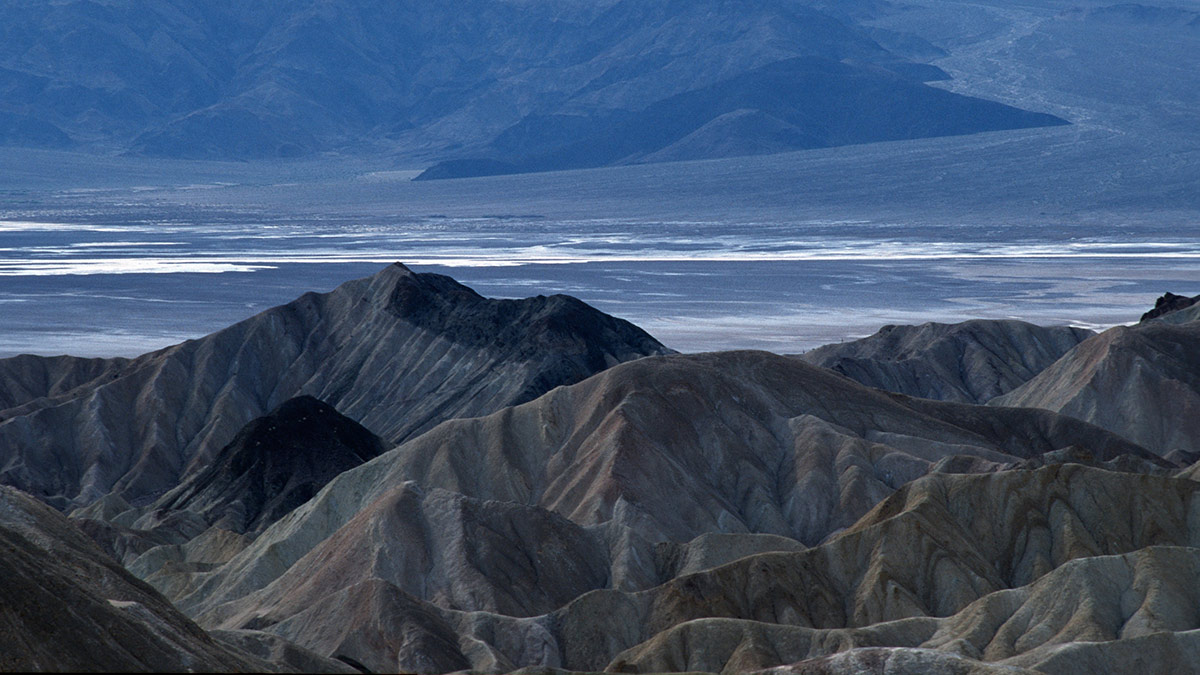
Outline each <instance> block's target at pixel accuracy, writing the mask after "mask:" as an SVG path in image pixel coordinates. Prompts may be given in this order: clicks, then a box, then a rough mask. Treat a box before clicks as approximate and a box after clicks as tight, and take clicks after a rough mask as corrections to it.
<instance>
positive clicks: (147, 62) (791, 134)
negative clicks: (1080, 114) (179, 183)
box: [0, 0, 1064, 178]
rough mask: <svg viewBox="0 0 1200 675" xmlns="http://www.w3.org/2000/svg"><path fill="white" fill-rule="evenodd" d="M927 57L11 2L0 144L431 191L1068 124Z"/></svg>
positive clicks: (483, 14)
mask: <svg viewBox="0 0 1200 675" xmlns="http://www.w3.org/2000/svg"><path fill="white" fill-rule="evenodd" d="M877 38H878V40H877ZM881 41H882V42H884V43H886V44H887V45H888V47H887V48H885V47H884V46H882V45H881ZM936 53H938V48H937V47H935V46H933V45H930V44H928V43H926V42H924V41H922V40H920V39H919V38H917V37H915V36H911V35H903V34H893V33H886V32H884V31H880V30H878V29H872V28H868V27H865V26H861V25H858V24H857V23H856V22H855V20H854V19H853V18H852V17H851V15H850V14H849V13H847V12H844V11H833V12H826V11H823V10H818V9H814V8H812V7H809V6H805V5H804V4H802V3H797V2H793V1H790V0H736V1H735V0H694V1H689V2H685V1H683V0H597V1H595V2H582V1H578V0H576V1H573V2H553V1H551V0H465V1H464V2H455V3H452V4H451V3H402V2H385V1H382V0H354V1H352V2H344V3H328V2H319V1H317V0H302V1H300V2H283V1H281V0H268V1H267V2H262V3H254V4H251V5H246V4H244V3H235V2H231V1H229V0H215V1H213V2H205V3H200V4H197V3H188V2H181V1H179V0H163V1H161V2H148V1H146V0H121V1H119V2H106V3H99V2H92V1H91V0H68V1H66V2H56V3H52V4H47V3H42V2H31V1H20V2H9V3H5V5H4V7H3V8H2V9H0V144H4V145H12V146H35V147H59V148H82V149H87V150H91V151H103V152H123V153H135V154H141V155H151V156H162V157H179V158H220V159H255V158H277V157H290V156H301V155H310V154H313V153H320V152H327V151H334V152H338V153H343V154H357V153H368V154H379V153H397V154H401V155H404V156H407V157H409V158H410V159H412V158H418V159H421V160H423V161H426V162H430V163H437V165H436V166H435V167H434V168H433V169H432V170H431V171H430V172H428V173H427V174H426V175H425V177H426V178H435V177H453V176H460V175H478V174H486V173H510V172H514V171H540V170H551V169H562V168H578V167H590V166H599V165H606V164H614V163H629V162H645V161H664V160H680V159H698V158H712V157H726V156H736V155H747V154H759V153H768V152H779V151H784V150H796V149H805V148H815V147H827V146H834V145H844V144H852V143H865V142H872V141H880V140H899V139H906V138H920V137H928V136H941V135H953V134H967V133H975V132H980V131H991V130H998V129H1013V128H1023V127H1031V126H1043V125H1052V124H1063V123H1064V121H1063V120H1061V119H1059V118H1056V117H1053V116H1050V115H1045V114H1038V113H1031V112H1027V111H1022V110H1018V109H1016V108H1012V107H1009V106H1005V105H1001V104H998V103H993V102H989V101H983V100H980V99H975V98H969V97H965V96H961V95H958V94H953V93H949V92H947V91H944V90H940V89H937V88H934V87H930V86H927V85H926V84H924V82H926V81H929V80H936V79H945V78H946V77H947V76H946V74H945V73H944V72H942V71H940V70H939V69H937V68H935V67H932V66H929V65H927V64H923V63H921V62H919V61H916V60H913V59H912V57H914V56H915V57H917V58H921V57H926V56H929V55H931V54H936Z"/></svg>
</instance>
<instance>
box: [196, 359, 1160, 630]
mask: <svg viewBox="0 0 1200 675" xmlns="http://www.w3.org/2000/svg"><path fill="white" fill-rule="evenodd" d="M1072 445H1079V446H1082V447H1084V448H1087V449H1088V451H1090V452H1091V453H1093V454H1094V455H1095V456H1096V457H1097V458H1101V459H1103V458H1111V457H1115V456H1118V455H1133V456H1137V457H1142V458H1152V456H1151V455H1150V454H1149V453H1147V452H1146V451H1145V450H1142V449H1141V448H1138V447H1137V446H1135V445H1133V444H1131V443H1128V442H1126V441H1123V440H1122V439H1120V438H1118V437H1116V436H1114V435H1112V434H1109V433H1107V432H1104V431H1102V430H1100V429H1099V428H1097V427H1093V426H1090V425H1087V424H1084V423H1081V422H1078V421H1076V420H1072V419H1070V418H1066V417H1062V416H1059V415H1054V414H1053V413H1049V412H1046V411H1034V410H1016V409H1001V408H992V407H984V406H967V405H961V404H952V403H940V402H936V401H927V400H921V399H907V398H905V397H900V396H895V395H889V394H885V393H883V392H880V391H877V390H873V389H868V388H866V387H863V386H862V385H859V384H858V383H856V382H853V381H852V380H849V379H848V378H845V377H842V376H840V375H837V374H836V373H833V372H830V371H828V370H825V369H822V368H817V367H815V366H811V365H808V364H805V363H802V362H800V361H798V360H795V359H789V358H786V357H781V356H775V355H772V354H767V353H764V352H730V353H717V354H702V355H689V356H667V357H659V358H652V359H642V360H639V361H636V362H633V363H628V364H622V365H621V366H617V367H615V368H612V369H610V370H608V371H606V372H604V373H601V374H599V375H597V376H594V377H592V378H590V379H588V380H586V381H584V382H581V383H579V384H576V385H573V386H570V387H563V388H559V389H556V390H554V391H552V392H550V393H549V394H547V395H545V396H543V397H541V398H539V399H537V400H535V401H532V402H530V403H528V404H525V405H521V406H517V407H514V408H510V409H506V410H504V411H501V412H499V413H496V414H493V415H490V416H488V417H483V418H475V419H464V420H452V421H450V422H446V423H444V424H442V425H440V426H439V427H437V428H435V429H433V430H431V431H429V432H427V433H425V434H422V435H421V436H419V437H417V438H415V439H413V440H411V441H409V442H408V443H405V444H404V445H402V446H400V447H398V448H397V449H395V450H392V451H390V452H388V453H386V454H384V455H381V456H380V457H378V458H376V459H375V460H372V461H371V462H368V463H366V464H364V465H362V466H360V467H358V468H356V469H351V470H350V471H347V472H345V473H343V474H341V475H340V476H338V477H337V478H335V479H334V480H333V481H331V482H330V483H329V485H327V486H326V487H325V489H323V490H322V491H321V492H320V493H318V495H317V496H316V497H314V498H313V499H312V500H310V501H309V502H308V503H306V504H304V505H302V506H300V507H298V508H297V509H296V510H294V511H292V512H291V513H290V514H288V515H287V516H285V517H284V518H282V519H280V520H279V521H278V522H276V523H275V524H274V525H272V526H271V527H270V528H268V529H267V530H266V531H264V532H263V534H262V535H260V536H259V538H258V539H256V540H255V541H254V542H253V543H251V544H250V545H249V546H248V547H247V548H246V549H245V550H244V551H242V552H241V553H239V554H238V555H237V556H236V557H234V558H232V559H231V560H230V562H229V563H227V564H226V565H224V566H223V567H221V568H220V569H217V570H214V571H212V572H211V573H209V572H206V573H204V574H202V575H200V576H199V577H198V578H197V582H196V583H195V584H194V585H193V586H192V587H193V588H194V591H191V592H190V594H189V595H188V596H187V597H181V598H179V601H180V603H181V606H182V607H184V608H185V609H186V610H187V611H189V612H192V613H196V614H198V613H200V612H203V611H206V610H210V609H213V608H216V607H217V606H219V605H221V604H223V603H225V602H228V601H233V600H237V599H238V598H241V597H243V596H245V595H247V594H249V593H251V592H253V591H255V590H258V589H261V588H264V587H265V586H267V585H268V584H270V583H271V582H272V581H273V580H275V579H277V578H279V577H280V576H281V575H283V574H284V573H285V572H287V571H288V568H289V567H291V566H292V565H293V564H294V563H296V561H297V560H299V559H300V558H301V557H303V556H305V555H306V554H307V553H309V551H311V550H313V549H314V548H315V547H317V546H318V545H319V544H321V542H323V541H324V540H326V539H327V538H328V537H330V536H331V535H333V534H334V532H335V531H337V530H338V528H340V527H342V526H343V525H345V524H346V523H348V522H349V521H350V520H351V519H353V518H355V517H356V516H357V515H358V514H359V513H360V512H361V511H362V510H363V509H364V508H366V507H367V506H368V505H369V504H371V503H372V502H373V501H374V500H376V499H379V498H380V497H382V496H383V495H384V494H385V493H386V492H387V491H389V490H391V489H392V488H393V487H394V486H396V485H397V484H399V483H402V482H404V481H415V482H416V483H418V484H419V485H422V486H423V487H425V488H427V489H432V488H442V489H447V490H453V491H455V492H459V493H462V494H464V495H467V496H469V497H472V498H475V499H484V500H497V501H504V502H514V503H518V504H527V505H532V506H538V507H541V508H544V509H547V510H550V511H553V512H555V513H557V514H560V515H562V516H565V517H566V518H568V519H570V520H571V521H573V522H575V523H577V524H579V525H582V526H586V527H598V528H602V529H603V530H604V531H606V532H607V533H608V534H607V535H606V536H607V537H608V542H609V547H610V556H609V557H610V561H611V580H610V584H611V585H612V586H613V587H616V588H628V589H636V588H645V587H646V586H648V585H653V584H655V583H658V581H659V579H660V576H659V575H660V570H659V569H658V567H659V566H658V565H656V562H655V549H654V545H655V543H657V542H662V541H675V542H687V541H689V540H692V539H693V538H695V537H696V536H698V535H702V534H705V533H710V532H726V533H746V532H752V533H763V534H774V535H780V536H785V537H789V538H793V539H797V540H799V541H801V542H803V543H804V544H807V545H813V544H816V543H819V542H820V541H821V540H822V539H824V538H825V537H827V536H828V535H829V534H830V533H832V532H835V531H837V530H839V529H841V528H845V527H848V526H849V525H851V524H852V523H854V521H855V520H857V519H858V518H859V517H860V516H861V515H862V514H864V513H866V512H867V511H868V510H869V509H870V508H871V507H872V506H873V505H874V504H876V503H877V502H878V501H879V500H881V499H883V498H884V497H886V496H887V495H889V494H891V493H892V492H894V491H895V490H896V489H898V488H899V487H900V486H902V485H903V484H905V483H906V482H908V481H910V480H912V479H913V478H916V477H918V476H921V475H923V474H925V473H927V472H929V471H931V470H933V468H934V467H935V465H936V464H937V463H938V462H940V461H942V460H944V459H946V458H948V457H955V456H968V457H970V458H974V459H975V460H977V461H978V462H979V463H980V465H981V468H977V469H976V470H995V469H997V468H1001V467H1002V466H1004V465H1006V464H1009V463H1016V462H1019V461H1021V460H1022V459H1024V458H1029V457H1035V456H1038V455H1039V454H1042V453H1047V452H1050V451H1053V450H1056V449H1059V448H1066V447H1068V446H1072ZM479 609H482V608H479Z"/></svg>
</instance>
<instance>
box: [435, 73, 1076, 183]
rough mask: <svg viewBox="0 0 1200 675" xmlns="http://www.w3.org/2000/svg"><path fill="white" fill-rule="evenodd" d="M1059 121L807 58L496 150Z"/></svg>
mask: <svg viewBox="0 0 1200 675" xmlns="http://www.w3.org/2000/svg"><path fill="white" fill-rule="evenodd" d="M1055 124H1065V122H1064V121H1063V120H1062V119H1060V118H1057V117H1054V116H1053V115H1045V114H1040V113H1031V112H1027V111H1024V110H1018V109H1016V108H1013V107H1011V106H1006V105H1003V104H999V103H995V102H992V101H984V100H982V99H977V98H971V97H967V96H960V95H957V94H952V93H950V92H947V91H944V90H941V89H934V88H932V87H927V86H925V85H924V84H922V83H920V82H916V81H913V80H912V79H910V78H908V77H904V76H901V75H898V74H896V73H894V72H891V71H889V70H886V69H883V68H879V67H864V66H860V65H854V64H848V63H844V62H839V61H835V60H833V59H828V58H823V57H816V56H811V57H798V58H795V59H788V60H786V61H778V62H775V63H772V64H769V65H766V66H763V67H761V68H756V69H754V70H751V71H749V72H745V73H741V74H739V75H737V76H735V77H733V78H730V79H728V80H724V81H721V82H717V83H715V84H712V85H708V86H705V87H701V88H699V89H695V90H691V91H687V92H683V93H681V94H676V95H674V96H671V97H668V98H666V99H663V100H661V101H658V102H656V103H654V104H651V105H650V106H649V107H647V108H646V109H644V110H641V111H638V112H634V113H625V114H609V115H607V116H606V118H602V119H583V118H566V119H563V118H561V117H558V118H544V117H537V118H533V119H527V120H525V121H523V122H522V123H521V124H520V125H518V127H517V128H514V129H509V130H507V131H506V132H505V133H504V134H502V135H501V138H500V139H499V140H500V143H499V144H497V147H496V150H495V152H496V154H498V155H499V156H500V157H505V158H510V157H512V156H513V155H518V156H519V154H520V152H521V150H522V148H527V147H535V148H545V149H546V150H545V151H544V152H543V153H542V154H538V155H534V156H532V157H527V158H525V159H523V160H517V162H516V164H517V166H518V168H519V169H520V170H522V171H552V170H557V169H573V168H584V167H592V166H602V165H606V164H623V163H630V162H638V161H662V160H686V159H706V158H713V157H735V156H740V155H755V154H763V153H770V152H783V151H787V150H802V149H811V148H824V147H832V146H838V145H852V144H857V143H870V142H873V141H892V140H902V139H910V138H927V137H932V136H957V135H961V134H970V133H976V132H980V131H993V130H998V129H1013V128H1024V127H1035V126H1051V125H1055ZM572 132H573V133H572ZM514 137H515V139H514ZM555 142H558V143H561V145H558V146H557V147H555ZM510 161H511V160H510ZM481 164H482V168H485V169H494V168H495V166H494V165H489V164H486V163H482V162H481ZM454 166H455V167H457V168H459V169H460V171H459V173H458V175H465V174H464V172H462V171H461V169H463V168H472V167H471V165H469V164H467V163H465V162H460V163H456V164H455V165H454ZM443 168H444V167H443V165H437V166H435V167H433V168H431V169H430V170H429V171H428V172H426V173H425V174H423V177H426V178H432V177H447V176H443V175H440V173H435V172H440V171H441V170H442V169H443ZM492 172H493V173H495V171H492ZM475 175H482V174H475Z"/></svg>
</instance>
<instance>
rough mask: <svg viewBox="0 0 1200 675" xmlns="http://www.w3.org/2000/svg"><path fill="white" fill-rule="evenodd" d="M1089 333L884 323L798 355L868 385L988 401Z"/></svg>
mask: <svg viewBox="0 0 1200 675" xmlns="http://www.w3.org/2000/svg"><path fill="white" fill-rule="evenodd" d="M1092 335H1094V333H1093V332H1092V331H1089V330H1086V329H1083V328H1073V327H1070V326H1056V327H1042V326H1035V325H1033V324H1030V323H1025V322H1024V321H1013V320H983V319H976V320H973V321H965V322H963V323H956V324H944V323H925V324H921V325H919V326H884V327H883V328H881V329H880V330H879V332H878V333H876V334H874V335H872V336H870V337H867V338H863V339H861V340H855V341H854V342H846V343H841V344H831V345H826V346H824V347H819V348H817V349H814V350H812V351H810V352H807V353H805V354H803V355H801V356H800V358H802V359H804V360H805V361H807V362H808V363H812V364H814V365H818V366H824V367H826V368H832V369H833V370H836V371H837V372H839V373H841V374H843V375H845V376H847V377H850V378H852V379H854V380H856V381H858V382H861V383H863V384H865V385H867V386H869V387H876V388H879V389H884V390H886V391H894V392H898V393H901V394H908V395H910V396H919V397H921V398H933V399H938V400H941V401H958V402H960V403H986V402H988V401H989V400H991V399H993V398H995V397H997V396H1000V395H1001V394H1005V393H1007V392H1009V391H1011V390H1013V389H1015V388H1016V387H1018V386H1020V385H1022V384H1024V383H1025V382H1027V381H1029V380H1030V379H1031V378H1032V377H1033V376H1035V375H1037V374H1038V373H1040V372H1042V371H1043V370H1045V369H1046V368H1047V367H1048V366H1050V364H1052V363H1054V362H1055V361H1057V360H1058V359H1059V357H1061V356H1062V355H1063V354H1065V353H1067V351H1068V350H1070V349H1071V348H1072V347H1074V346H1075V345H1077V344H1079V343H1080V342H1082V341H1084V340H1086V339H1088V338H1089V337H1091V336H1092Z"/></svg>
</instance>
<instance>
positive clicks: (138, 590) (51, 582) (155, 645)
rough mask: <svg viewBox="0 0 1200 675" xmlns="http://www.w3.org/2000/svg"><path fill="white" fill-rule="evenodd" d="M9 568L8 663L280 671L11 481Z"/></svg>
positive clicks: (0, 515)
mask: <svg viewBox="0 0 1200 675" xmlns="http://www.w3.org/2000/svg"><path fill="white" fill-rule="evenodd" d="M0 568H2V569H0V575H2V576H3V579H4V583H3V584H0V639H2V640H3V643H4V649H3V653H2V654H0V664H2V666H3V669H4V670H6V671H63V672H68V671H89V672H103V671H108V672H120V671H147V672H153V671H158V672H185V671H222V672H255V671H275V670H278V668H277V667H276V666H275V665H273V664H270V663H267V662H265V661H262V660H259V659H256V658H254V657H252V656H250V655H249V654H246V653H244V652H241V651H239V650H233V649H229V648H228V647H225V646H222V645H220V644H218V643H217V642H215V641H214V640H213V639H212V638H211V637H210V636H209V635H207V634H206V633H205V632H204V631H203V630H201V629H200V628H199V627H198V626H196V624H194V623H192V622H191V621H190V620H189V619H188V618H187V617H185V616H183V615H182V614H180V613H179V611H178V610H176V609H175V608H174V607H172V606H171V604H170V603H168V602H167V601H166V600H164V599H163V598H162V596H160V595H159V594H158V593H156V592H155V591H154V590H153V589H152V588H150V587H149V586H147V585H145V584H144V583H142V582H141V581H139V580H138V579H137V578H135V577H134V576H133V575H131V574H129V573H128V572H126V571H125V570H124V569H123V568H122V567H121V566H120V565H118V564H117V563H116V562H114V561H113V560H111V559H110V558H109V557H108V556H106V555H105V554H104V553H103V552H101V551H100V549H98V548H96V546H95V544H93V543H92V542H91V541H90V540H88V539H87V537H85V536H84V535H83V534H82V533H80V532H79V531H78V530H76V529H75V528H74V527H73V526H72V525H71V524H70V522H69V521H68V520H67V519H66V518H65V517H63V516H62V515H61V514H59V513H57V512H55V511H54V510H52V509H50V508H49V507H47V506H45V505H44V504H41V503H39V502H37V501H36V500H35V499H33V498H32V497H29V496H28V495H25V494H22V493H20V492H19V491H17V490H14V489H12V488H8V487H0ZM316 663H317V664H321V665H323V667H325V668H332V669H338V665H339V664H334V663H329V662H328V661H326V660H324V659H318V660H317V661H316ZM284 670H285V671H286V672H291V670H290V669H286V668H285V669H284Z"/></svg>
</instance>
